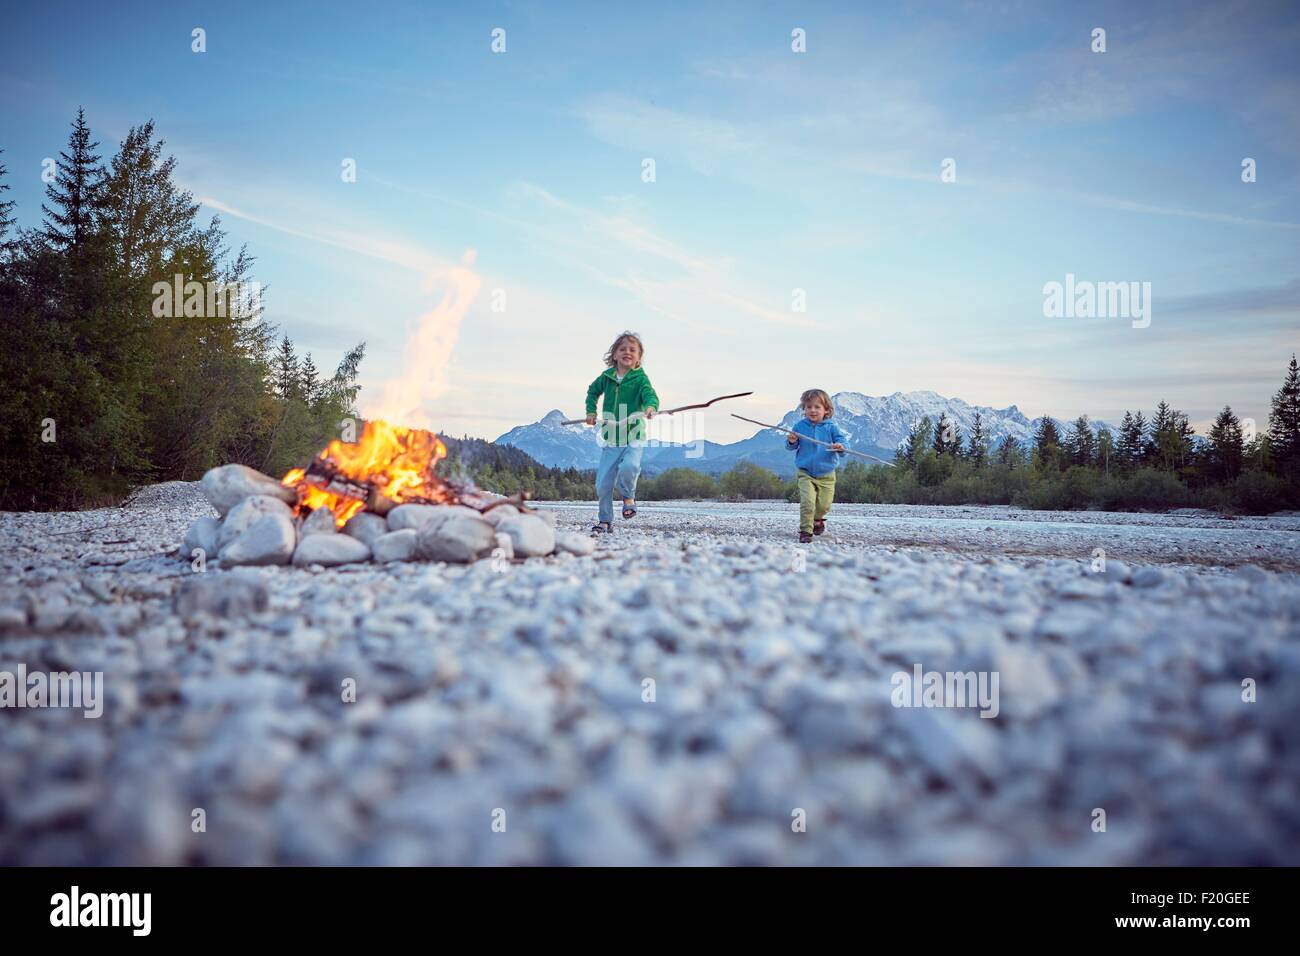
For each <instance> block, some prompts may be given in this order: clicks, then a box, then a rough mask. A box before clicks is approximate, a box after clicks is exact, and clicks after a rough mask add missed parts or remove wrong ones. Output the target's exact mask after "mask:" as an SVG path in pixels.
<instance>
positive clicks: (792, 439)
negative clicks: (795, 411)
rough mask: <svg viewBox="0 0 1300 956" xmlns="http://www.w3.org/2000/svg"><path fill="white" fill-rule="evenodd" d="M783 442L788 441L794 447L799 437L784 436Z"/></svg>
mask: <svg viewBox="0 0 1300 956" xmlns="http://www.w3.org/2000/svg"><path fill="white" fill-rule="evenodd" d="M785 440H786V441H788V442H789V443H790V444H791V445H794V444H797V443H798V441H799V436H798V435H786V436H785Z"/></svg>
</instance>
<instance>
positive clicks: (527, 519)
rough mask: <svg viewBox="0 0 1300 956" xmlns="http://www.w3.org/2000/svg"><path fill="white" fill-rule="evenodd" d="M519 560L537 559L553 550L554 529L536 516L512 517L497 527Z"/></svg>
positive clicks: (522, 515)
mask: <svg viewBox="0 0 1300 956" xmlns="http://www.w3.org/2000/svg"><path fill="white" fill-rule="evenodd" d="M497 531H499V532H500V533H501V534H504V535H506V536H507V537H508V538H509V539H510V542H511V543H512V544H513V545H514V548H515V555H516V556H517V557H520V558H539V557H542V556H543V555H547V554H550V553H551V552H552V551H554V550H555V529H554V528H553V527H551V526H550V525H549V524H547V523H546V522H545V521H543V520H542V519H540V518H538V517H537V516H536V515H525V514H521V515H514V516H513V517H509V518H505V519H503V520H502V521H501V523H500V524H498V525H497Z"/></svg>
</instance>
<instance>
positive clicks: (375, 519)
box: [343, 511, 388, 548]
mask: <svg viewBox="0 0 1300 956" xmlns="http://www.w3.org/2000/svg"><path fill="white" fill-rule="evenodd" d="M343 533H344V534H350V535H352V537H354V538H356V539H357V540H358V541H364V542H365V543H366V544H368V545H370V547H371V548H373V547H374V546H375V539H376V538H378V537H380V536H381V535H385V534H388V522H387V521H385V520H384V519H383V517H382V516H380V515H377V514H374V513H373V512H370V511H358V512H357V513H356V514H354V515H353V516H352V517H351V518H349V519H348V520H347V523H346V524H345V525H343Z"/></svg>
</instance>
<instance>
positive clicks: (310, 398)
mask: <svg viewBox="0 0 1300 956" xmlns="http://www.w3.org/2000/svg"><path fill="white" fill-rule="evenodd" d="M299 378H300V381H301V383H302V398H303V401H305V402H306V403H307V404H308V405H315V404H316V403H317V401H319V400H320V391H321V381H320V372H319V371H317V369H316V363H315V362H313V361H312V360H311V353H310V352H308V353H307V357H306V358H305V359H303V360H302V372H301V374H300V376H299Z"/></svg>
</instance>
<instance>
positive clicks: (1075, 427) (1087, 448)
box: [1065, 415, 1097, 468]
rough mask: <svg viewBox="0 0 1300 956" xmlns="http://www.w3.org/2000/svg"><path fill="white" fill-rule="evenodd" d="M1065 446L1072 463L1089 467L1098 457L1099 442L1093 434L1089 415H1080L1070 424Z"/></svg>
mask: <svg viewBox="0 0 1300 956" xmlns="http://www.w3.org/2000/svg"><path fill="white" fill-rule="evenodd" d="M1065 447H1066V450H1067V451H1068V453H1069V456H1070V463H1071V464H1073V465H1082V466H1083V467H1085V468H1087V467H1089V466H1091V465H1092V463H1093V461H1094V460H1095V458H1096V457H1097V443H1096V441H1095V440H1094V438H1093V435H1092V425H1091V424H1089V422H1088V416H1087V415H1080V416H1079V417H1078V418H1076V419H1075V420H1074V424H1072V425H1071V426H1070V432H1069V435H1068V436H1067V437H1066V439H1065Z"/></svg>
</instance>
